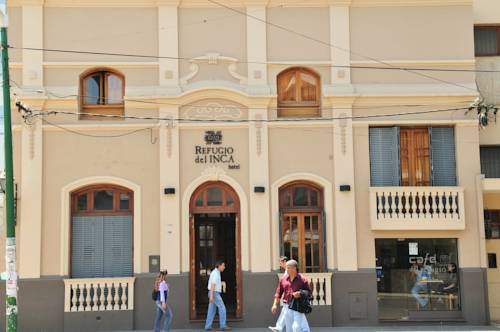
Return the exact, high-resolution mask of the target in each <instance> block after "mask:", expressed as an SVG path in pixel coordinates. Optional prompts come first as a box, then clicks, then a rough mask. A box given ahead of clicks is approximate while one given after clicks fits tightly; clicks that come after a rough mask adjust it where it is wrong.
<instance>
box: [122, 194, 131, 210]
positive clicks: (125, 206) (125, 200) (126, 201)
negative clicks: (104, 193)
mask: <svg viewBox="0 0 500 332" xmlns="http://www.w3.org/2000/svg"><path fill="white" fill-rule="evenodd" d="M129 209H130V195H129V194H128V193H120V210H129Z"/></svg>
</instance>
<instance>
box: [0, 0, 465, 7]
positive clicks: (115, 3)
mask: <svg viewBox="0 0 500 332" xmlns="http://www.w3.org/2000/svg"><path fill="white" fill-rule="evenodd" d="M218 2H220V3H222V4H224V5H226V6H231V7H233V8H242V7H250V6H264V7H270V8H273V7H327V6H351V7H384V6H392V7H400V6H472V4H473V0H308V1H305V0H231V1H229V0H218ZM8 4H9V7H19V6H45V7H101V8H102V7H135V8H140V7H160V6H176V7H177V6H179V7H188V8H189V7H191V8H214V7H219V6H218V5H217V4H214V3H210V2H208V1H206V0H143V1H139V0H9V2H8Z"/></svg>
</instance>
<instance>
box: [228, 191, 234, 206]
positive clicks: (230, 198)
mask: <svg viewBox="0 0 500 332" xmlns="http://www.w3.org/2000/svg"><path fill="white" fill-rule="evenodd" d="M233 204H234V199H233V196H231V195H230V194H228V193H226V205H227V206H233Z"/></svg>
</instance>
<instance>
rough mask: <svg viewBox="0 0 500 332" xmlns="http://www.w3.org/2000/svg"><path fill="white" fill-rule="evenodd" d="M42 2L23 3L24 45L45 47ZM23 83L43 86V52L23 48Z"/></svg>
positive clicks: (26, 85) (27, 85)
mask: <svg viewBox="0 0 500 332" xmlns="http://www.w3.org/2000/svg"><path fill="white" fill-rule="evenodd" d="M33 3H34V2H33ZM42 3H43V2H42V1H40V4H33V5H23V23H22V27H23V32H22V35H23V47H34V48H43V6H42ZM22 85H23V86H25V87H33V88H40V87H42V86H43V52H39V51H27V50H23V82H22Z"/></svg>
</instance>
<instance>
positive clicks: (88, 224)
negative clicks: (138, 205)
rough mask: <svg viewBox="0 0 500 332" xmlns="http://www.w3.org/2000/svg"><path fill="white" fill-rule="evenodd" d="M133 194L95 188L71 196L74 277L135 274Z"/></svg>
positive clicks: (72, 274) (82, 190) (120, 188)
mask: <svg viewBox="0 0 500 332" xmlns="http://www.w3.org/2000/svg"><path fill="white" fill-rule="evenodd" d="M133 199H134V196H133V192H132V191H131V190H129V189H127V188H123V187H120V186H114V185H96V186H89V187H85V188H82V189H80V190H77V191H75V192H73V193H72V194H71V276H72V277H73V278H103V277H128V276H131V275H132V274H133V252H132V243H133V225H132V223H133Z"/></svg>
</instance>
